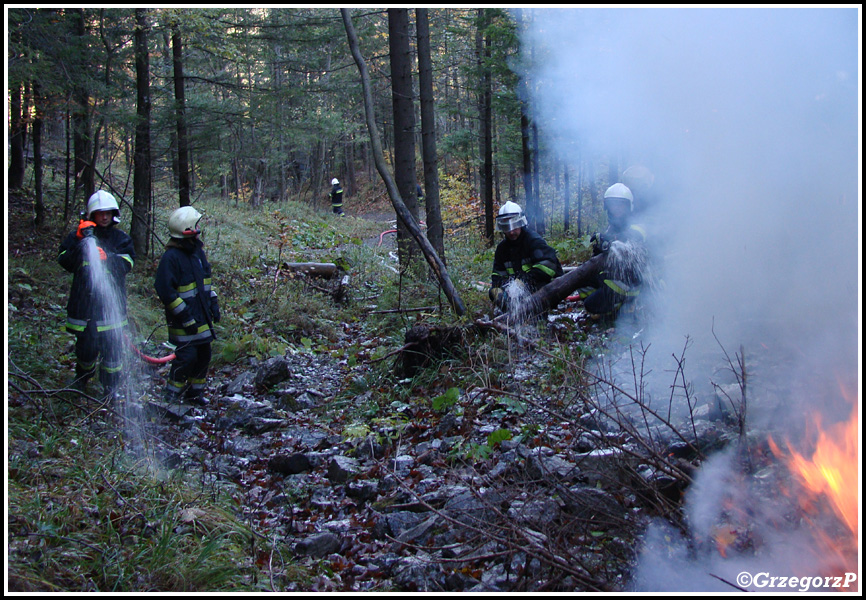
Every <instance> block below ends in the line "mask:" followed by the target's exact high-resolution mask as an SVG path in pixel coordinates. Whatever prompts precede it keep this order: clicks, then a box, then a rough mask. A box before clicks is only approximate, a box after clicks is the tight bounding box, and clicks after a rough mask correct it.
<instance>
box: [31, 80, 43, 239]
mask: <svg viewBox="0 0 866 600" xmlns="http://www.w3.org/2000/svg"><path fill="white" fill-rule="evenodd" d="M39 90H40V86H39V84H38V83H34V84H33V112H34V119H33V186H34V192H35V195H36V198H35V204H36V206H35V211H36V213H35V215H34V219H33V224H34V225H35V226H36V227H42V225H43V224H44V222H45V203H44V200H43V197H42V124H43V122H44V119H43V114H44V112H43V107H42V104H43V102H42V97H41V94H40V93H39Z"/></svg>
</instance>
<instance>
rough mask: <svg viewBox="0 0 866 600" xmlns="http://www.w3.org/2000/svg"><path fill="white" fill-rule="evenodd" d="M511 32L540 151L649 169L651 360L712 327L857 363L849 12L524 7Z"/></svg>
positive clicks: (741, 340) (854, 30) (750, 340)
mask: <svg viewBox="0 0 866 600" xmlns="http://www.w3.org/2000/svg"><path fill="white" fill-rule="evenodd" d="M524 43H525V49H527V52H529V53H530V56H531V61H530V62H529V63H528V67H527V73H526V76H527V77H528V79H529V81H530V82H531V86H530V88H531V89H532V90H533V95H532V97H531V106H532V107H533V109H534V111H535V114H534V115H533V117H534V118H535V119H536V120H537V122H538V124H539V128H540V131H541V132H542V135H543V138H544V140H545V144H546V145H547V147H548V148H549V149H552V151H553V152H555V153H556V154H557V155H558V157H559V158H561V159H563V160H566V161H568V160H574V159H575V154H576V153H575V149H576V148H579V149H580V151H581V154H582V155H584V156H587V155H593V156H622V157H623V158H624V162H623V163H622V164H621V168H625V167H627V166H628V165H629V164H636V163H640V164H643V165H645V166H647V167H649V168H650V169H651V170H652V171H653V172H654V174H655V175H656V186H655V189H654V190H653V191H654V192H655V193H656V195H657V196H658V199H659V201H658V202H657V204H656V205H655V207H654V209H653V211H652V212H651V213H650V214H647V215H644V218H645V220H646V221H647V224H648V225H649V232H650V237H651V239H652V238H653V237H655V242H656V244H658V249H659V251H660V254H662V255H663V256H664V260H663V278H664V281H665V286H666V290H665V293H664V294H663V295H662V297H661V299H662V301H661V302H660V305H659V307H657V308H658V311H657V312H658V313H659V317H660V318H659V319H658V321H657V326H656V327H655V330H654V332H653V336H652V340H653V342H654V343H655V344H656V346H658V347H659V352H660V353H661V355H662V356H667V357H670V355H671V353H672V351H673V352H676V350H675V348H677V347H679V348H680V349H681V347H682V343H683V339H684V337H685V336H689V337H690V339H692V340H693V341H695V342H696V345H697V347H698V348H700V347H701V346H704V347H708V348H709V347H713V348H715V350H718V349H719V344H718V343H717V342H716V341H715V339H714V336H713V335H712V332H713V331H714V332H715V334H716V335H717V336H718V337H719V341H720V342H721V343H722V344H723V345H725V347H727V348H728V349H729V351H733V350H736V349H737V348H738V347H739V346H740V345H741V344H742V345H744V347H745V348H746V350H747V351H748V349H749V348H750V347H752V346H755V345H758V344H762V345H763V346H764V347H773V346H781V345H783V344H791V343H794V344H796V345H798V346H799V347H800V348H801V349H803V350H804V354H805V355H807V356H806V357H807V359H809V360H818V361H822V362H826V363H828V364H832V365H833V366H834V367H837V368H838V367H840V366H841V367H842V368H843V370H846V371H847V372H856V371H857V368H858V367H857V365H859V361H858V359H857V353H858V347H859V346H858V332H859V326H858V325H859V296H858V293H859V272H860V270H859V257H860V246H859V225H858V224H859V222H860V221H859V208H860V196H859V165H860V159H859V154H858V153H859V108H858V101H859V84H860V82H859V64H858V11H857V10H856V9H853V8H852V9H820V8H814V9H791V8H785V9H751V8H750V9H736V8H692V9H667V8H665V9H659V8H649V9H592V8H589V9H540V10H534V11H532V25H531V26H530V27H529V28H528V29H527V31H526V32H525V36H524ZM528 49H531V50H528ZM573 166H574V167H576V166H577V164H576V162H574V163H573ZM827 357H831V358H830V360H825V359H826V358H827ZM840 363H841V365H840Z"/></svg>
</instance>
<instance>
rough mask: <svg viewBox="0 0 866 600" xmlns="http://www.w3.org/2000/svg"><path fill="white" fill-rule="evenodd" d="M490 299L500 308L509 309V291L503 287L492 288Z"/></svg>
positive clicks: (502, 309)
mask: <svg viewBox="0 0 866 600" xmlns="http://www.w3.org/2000/svg"><path fill="white" fill-rule="evenodd" d="M490 299H491V300H492V301H493V305H494V306H495V307H496V308H498V309H499V310H501V311H506V310H508V293H507V292H506V291H505V290H503V289H502V288H492V289H491V290H490Z"/></svg>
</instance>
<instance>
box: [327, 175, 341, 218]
mask: <svg viewBox="0 0 866 600" xmlns="http://www.w3.org/2000/svg"><path fill="white" fill-rule="evenodd" d="M328 197H329V198H330V199H331V211H332V212H333V213H334V214H335V215H340V216H341V217H342V216H344V213H343V186H341V185H340V180H339V179H337V178H336V177H334V178H333V179H332V180H331V193H330V194H328Z"/></svg>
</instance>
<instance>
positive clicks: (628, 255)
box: [578, 183, 647, 317]
mask: <svg viewBox="0 0 866 600" xmlns="http://www.w3.org/2000/svg"><path fill="white" fill-rule="evenodd" d="M633 206H634V196H633V195H632V193H631V190H629V188H628V187H627V186H625V185H624V184H622V183H615V184H613V185H612V186H610V187H609V188H608V189H607V191H605V193H604V209H605V211H606V212H607V220H608V227H607V229H606V230H605V231H604V233H595V234H593V235H592V237H591V238H590V241H591V243H592V247H593V256H597V255H599V254H606V255H607V259H606V261H605V267H604V268H603V269H602V270H600V271H599V272H597V273H593V274H591V275H590V276H589V277H588V278H587V280H586V281H585V282H581V283H580V284H579V285H578V292H579V295H580V298H581V300H583V306H584V308H585V309H586V311H587V312H588V313H590V315H594V316H597V317H601V316H615V315H616V313H617V311H619V310H620V308H621V307H622V306H623V305H625V304H627V303H631V302H633V301H634V300H635V299H636V298H637V297H638V295H639V294H640V288H641V284H642V282H643V278H644V275H645V272H646V266H647V253H646V237H647V235H646V230H645V228H644V227H643V226H642V225H637V224H634V223H632V222H631V217H632V211H633Z"/></svg>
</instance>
